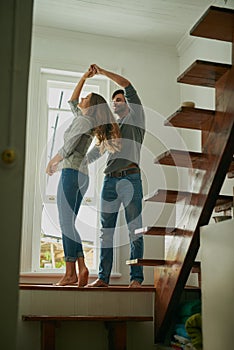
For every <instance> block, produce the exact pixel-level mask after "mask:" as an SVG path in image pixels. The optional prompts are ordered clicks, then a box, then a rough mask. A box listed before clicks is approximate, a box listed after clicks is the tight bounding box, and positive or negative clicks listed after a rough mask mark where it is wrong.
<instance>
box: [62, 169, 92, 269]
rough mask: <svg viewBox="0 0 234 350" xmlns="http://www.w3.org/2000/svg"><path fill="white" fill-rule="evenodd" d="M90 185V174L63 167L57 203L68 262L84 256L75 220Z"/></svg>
mask: <svg viewBox="0 0 234 350" xmlns="http://www.w3.org/2000/svg"><path fill="white" fill-rule="evenodd" d="M88 185H89V177H88V175H85V174H83V173H81V172H79V171H78V170H74V169H62V173H61V176H60V180H59V184H58V190H57V205H58V212H59V222H60V227H61V231H62V240H63V249H64V256H65V261H66V262H75V261H76V260H77V258H79V257H83V256H84V253H83V248H82V242H81V238H80V235H79V233H78V231H77V230H76V227H75V221H76V217H77V214H78V211H79V208H80V205H81V201H82V199H83V197H84V194H85V192H86V191H87V188H88Z"/></svg>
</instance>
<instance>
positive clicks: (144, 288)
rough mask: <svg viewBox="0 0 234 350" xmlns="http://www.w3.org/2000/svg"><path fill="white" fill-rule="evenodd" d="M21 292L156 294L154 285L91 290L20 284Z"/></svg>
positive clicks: (120, 286) (92, 288) (118, 286)
mask: <svg viewBox="0 0 234 350" xmlns="http://www.w3.org/2000/svg"><path fill="white" fill-rule="evenodd" d="M19 289H20V290H46V291H48V290H51V291H55V290H59V291H61V290H64V291H68V292H69V291H72V292H74V291H77V292H92V291H95V292H97V291H100V292H155V288H154V287H153V286H152V285H146V286H144V285H143V286H142V287H141V288H129V287H128V285H116V286H115V285H110V286H109V287H91V288H85V287H83V288H78V287H77V285H73V286H55V285H53V284H27V283H21V284H19Z"/></svg>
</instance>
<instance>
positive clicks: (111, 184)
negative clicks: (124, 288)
mask: <svg viewBox="0 0 234 350" xmlns="http://www.w3.org/2000/svg"><path fill="white" fill-rule="evenodd" d="M95 74H102V75H104V76H106V77H107V78H109V79H111V80H112V81H114V82H115V83H116V84H117V85H119V86H120V87H121V89H119V90H116V91H115V92H114V93H113V95H112V106H113V112H114V113H115V114H116V115H117V116H118V119H117V120H116V119H115V118H114V116H113V114H112V112H111V110H110V108H109V106H108V104H107V103H106V101H105V99H104V98H103V97H102V96H100V95H98V94H96V93H90V94H88V95H87V96H86V97H85V98H81V99H80V100H79V98H80V94H81V91H82V88H83V85H84V84H85V81H86V79H88V78H92V77H93V76H94V75H95ZM69 105H70V108H71V110H72V112H73V114H74V119H73V121H72V123H71V125H70V126H69V127H68V129H67V130H66V131H65V133H64V143H63V147H62V148H61V149H60V150H59V151H58V153H57V154H56V155H55V156H54V157H53V158H52V159H51V160H50V162H49V163H48V165H47V168H46V173H47V174H48V175H50V176H51V175H53V173H54V172H55V171H57V170H58V169H61V176H60V180H59V185H58V190H57V206H58V212H59V222H60V226H61V231H62V242H63V249H64V256H65V263H66V271H65V275H64V276H63V277H62V278H61V280H60V281H59V282H58V283H57V285H60V286H64V285H69V284H76V283H78V287H84V286H86V287H108V285H109V280H110V274H111V269H112V263H113V237H114V231H115V227H116V222H117V217H118V213H119V209H120V206H121V204H122V205H123V207H124V213H125V219H126V222H127V226H128V233H129V240H130V259H137V258H142V257H143V237H142V236H140V237H139V236H136V235H135V233H134V231H135V230H136V229H137V228H140V227H142V215H141V212H142V196H143V193H142V182H141V174H140V168H139V162H140V151H141V145H142V142H143V139H144V134H145V116H144V111H143V107H142V105H141V101H140V99H139V97H138V95H137V92H136V90H135V89H134V87H133V86H132V84H131V83H130V81H129V80H127V79H126V78H124V77H123V76H121V75H118V74H116V73H113V72H110V71H107V70H105V69H102V68H100V67H99V66H97V65H96V64H93V65H91V66H90V67H89V69H88V70H87V72H85V73H84V75H83V76H82V77H81V79H80V81H79V82H78V84H77V85H76V87H75V89H74V91H73V94H72V96H71V99H70V101H69ZM94 137H95V138H96V140H97V142H96V145H95V146H94V147H93V148H92V149H91V150H90V151H89V152H88V153H87V150H88V148H89V146H90V144H91V142H92V139H93V138H94ZM106 152H107V153H108V156H107V160H106V166H105V170H104V175H105V176H104V181H103V186H102V192H101V213H100V220H101V235H100V261H99V272H98V279H97V280H95V281H94V282H93V283H91V284H88V277H89V271H88V268H87V266H86V264H85V259H84V253H83V248H82V242H81V238H80V235H79V233H78V232H77V230H76V228H75V220H76V217H77V215H78V211H79V208H80V205H81V202H82V199H83V197H84V195H85V192H86V190H87V188H88V185H89V177H88V164H89V163H91V162H93V161H95V160H96V159H98V158H99V157H100V156H102V154H103V153H106ZM122 180H125V181H122ZM76 262H77V264H78V275H77V270H76ZM143 279H144V277H143V268H142V266H131V267H130V284H129V287H131V288H134V287H141V283H142V281H143Z"/></svg>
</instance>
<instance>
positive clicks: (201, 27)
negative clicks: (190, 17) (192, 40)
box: [190, 6, 234, 42]
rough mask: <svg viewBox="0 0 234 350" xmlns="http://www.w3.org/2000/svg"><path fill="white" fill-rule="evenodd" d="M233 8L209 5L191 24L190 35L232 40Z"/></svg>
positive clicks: (233, 30)
mask: <svg viewBox="0 0 234 350" xmlns="http://www.w3.org/2000/svg"><path fill="white" fill-rule="evenodd" d="M233 23H234V10H232V9H227V8H223V7H216V6H211V7H210V8H209V9H208V10H207V11H206V12H205V13H204V15H203V16H202V17H201V18H200V20H199V21H198V22H197V23H196V24H195V25H194V26H193V28H192V29H191V31H190V35H193V36H198V37H202V38H209V39H215V40H222V41H229V42H232V40H233V34H234V26H233Z"/></svg>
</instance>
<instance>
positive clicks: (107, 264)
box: [98, 173, 144, 283]
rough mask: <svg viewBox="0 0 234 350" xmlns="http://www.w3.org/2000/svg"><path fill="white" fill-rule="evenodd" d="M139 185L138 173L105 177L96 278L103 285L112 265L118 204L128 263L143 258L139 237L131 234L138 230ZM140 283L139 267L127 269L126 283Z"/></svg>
mask: <svg viewBox="0 0 234 350" xmlns="http://www.w3.org/2000/svg"><path fill="white" fill-rule="evenodd" d="M142 197H143V195H142V182H141V176H140V174H139V173H137V174H130V175H126V176H124V177H121V178H116V177H110V176H105V178H104V183H103V188H102V194H101V226H102V228H101V231H102V233H101V237H100V238H101V242H100V243H101V251H100V264H99V274H98V277H99V278H100V279H101V280H103V281H104V282H105V283H109V278H110V274H111V269H112V263H113V236H114V231H115V226H116V221H117V217H118V212H119V209H120V205H121V203H122V204H123V207H124V212H125V219H126V222H127V225H128V232H129V240H130V259H137V258H139V259H140V258H142V257H143V249H144V246H143V244H144V243H143V237H142V236H140V237H139V236H136V235H135V233H134V231H135V230H136V229H138V228H141V227H142V216H141V211H142ZM133 280H136V281H138V282H140V283H141V282H142V281H143V267H142V266H131V267H130V281H133Z"/></svg>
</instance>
